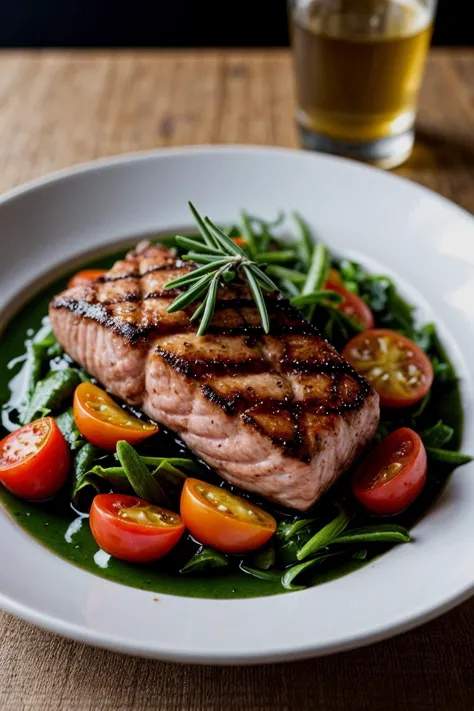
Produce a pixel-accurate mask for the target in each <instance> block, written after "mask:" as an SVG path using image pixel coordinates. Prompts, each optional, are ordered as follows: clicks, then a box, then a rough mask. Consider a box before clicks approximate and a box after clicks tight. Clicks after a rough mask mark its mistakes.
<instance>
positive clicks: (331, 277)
mask: <svg viewBox="0 0 474 711" xmlns="http://www.w3.org/2000/svg"><path fill="white" fill-rule="evenodd" d="M328 281H330V282H331V284H336V285H337V286H344V279H343V278H342V276H341V275H340V274H339V272H338V271H337V269H333V267H331V269H330V270H329V273H328ZM327 288H329V287H327Z"/></svg>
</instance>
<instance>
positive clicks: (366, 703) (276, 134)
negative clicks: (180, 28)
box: [0, 50, 474, 711]
mask: <svg viewBox="0 0 474 711" xmlns="http://www.w3.org/2000/svg"><path fill="white" fill-rule="evenodd" d="M293 92H294V88H293V80H292V73H291V64H290V57H289V54H288V52H286V51H248V52H247V51H229V52H228V51H225V52H223V51H203V52H195V51H193V52H182V51H179V52H178V51H172V52H170V51H166V52H148V51H147V52H136V51H134V52H128V51H120V52H110V51H107V52H93V53H91V52H51V51H48V52H8V53H3V54H0V190H1V191H3V190H6V189H8V188H11V187H12V186H14V185H17V184H19V183H21V182H23V181H25V180H29V179H30V178H34V177H36V176H39V175H43V174H44V173H47V172H49V171H51V170H54V169H57V168H61V167H63V166H67V165H71V164H72V163H76V162H79V161H86V160H89V159H91V158H97V157H99V156H107V155H112V154H114V153H122V152H126V151H135V150H138V149H148V148H155V147H161V146H176V145H183V144H196V143H255V144H257V143H259V144H267V145H273V144H275V145H281V146H289V147H296V146H297V137H296V132H295V129H294V124H293V106H294V93H293ZM396 172H398V173H399V174H400V175H403V176H405V177H407V178H409V179H411V180H415V181H417V182H420V183H423V184H424V185H426V186H428V187H430V188H432V189H433V190H436V191H437V192H439V193H441V194H443V195H445V196H446V197H448V198H451V199H452V200H454V201H455V202H457V203H459V204H460V205H462V206H463V207H464V208H466V209H467V210H470V211H471V212H474V52H471V51H461V50H456V51H454V50H453V51H451V50H436V51H434V52H433V53H432V55H431V56H430V59H429V63H428V69H427V73H426V78H425V83H424V87H423V92H422V98H421V108H420V112H419V121H418V141H417V145H416V149H415V151H414V153H413V156H412V158H411V159H410V160H409V161H408V162H407V163H406V164H405V165H404V166H403V167H401V168H399V169H398V171H396ZM314 614H315V615H317V614H324V611H321V610H317V609H315V611H314ZM0 639H1V646H0V710H1V711H23V710H25V711H26V710H28V711H29V710H31V711H36V710H37V709H41V710H42V711H53V710H54V711H85V710H86V709H87V710H88V709H91V710H92V709H102V710H104V711H132V710H133V711H135V710H137V711H138V710H140V711H145V709H149V710H151V709H162V710H163V711H201V710H202V709H204V710H206V711H210V710H211V709H212V710H215V711H220V710H221V709H231V710H234V709H235V710H236V711H237V710H238V711H257V710H258V711H273V710H280V709H281V710H283V709H284V710H285V711H287V710H290V709H295V710H298V711H316V710H317V711H342V710H344V711H346V710H347V709H349V710H351V711H352V710H353V709H354V710H357V711H358V710H361V711H363V710H364V711H365V710H367V711H398V710H399V709H403V710H404V711H406V710H411V709H413V710H415V709H416V711H435V710H436V711H437V710H438V709H439V710H441V709H442V710H445V709H446V710H447V709H449V710H450V711H462V710H464V709H466V710H467V709H472V708H473V707H474V701H473V698H474V647H473V643H472V640H473V639H474V600H473V601H472V602H468V603H466V604H464V605H463V606H462V607H460V608H458V609H456V610H454V611H452V612H450V613H448V614H447V615H445V616H444V617H442V618H440V619H438V620H437V621H434V622H431V623H430V624H428V625H426V626H424V627H422V628H420V629H418V630H416V631H414V632H411V633H409V634H405V635H403V636H401V637H397V638H395V639H393V640H389V641H387V642H383V643H380V644H378V645H374V646H371V647H368V648H365V649H362V650H358V651H353V652H349V653H344V654H340V655H336V656H333V657H330V658H324V659H318V660H314V661H307V662H299V663H293V664H286V665H277V666H263V667H252V668H211V667H202V668H199V667H191V666H177V665H171V664H164V663H158V662H153V661H143V660H138V659H133V658H128V657H123V656H120V655H118V654H112V653H109V652H105V651H100V650H95V649H92V648H89V647H86V646H84V645H81V644H76V643H74V642H70V641H66V640H63V639H60V638H58V637H56V636H54V635H52V634H49V633H47V632H43V631H40V630H37V629H35V628H33V627H32V626H30V625H29V624H27V623H25V622H22V621H19V620H15V619H13V618H12V617H10V616H8V615H6V614H3V615H1V614H0Z"/></svg>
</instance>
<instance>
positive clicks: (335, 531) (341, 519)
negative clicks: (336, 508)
mask: <svg viewBox="0 0 474 711" xmlns="http://www.w3.org/2000/svg"><path fill="white" fill-rule="evenodd" d="M349 521H350V518H349V516H348V515H347V513H346V512H345V511H341V512H340V513H339V515H338V516H336V518H335V519H333V520H332V521H330V523H328V524H327V525H326V526H324V527H323V528H321V530H319V531H318V532H317V533H315V534H314V536H313V537H312V538H310V539H309V541H308V542H307V543H305V545H304V546H303V547H302V548H301V549H300V550H299V551H298V553H297V555H296V557H297V558H298V560H304V559H305V558H307V557H308V556H310V555H313V554H314V553H316V552H317V551H318V550H320V549H321V548H325V547H326V546H327V545H329V543H331V542H332V541H333V540H334V539H335V538H337V537H338V536H339V535H340V534H341V533H342V532H343V531H344V529H345V528H347V525H348V524H349Z"/></svg>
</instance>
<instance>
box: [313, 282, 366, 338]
mask: <svg viewBox="0 0 474 711" xmlns="http://www.w3.org/2000/svg"><path fill="white" fill-rule="evenodd" d="M325 289H330V290H331V291H335V292H336V294H339V295H340V296H342V298H343V299H344V301H342V302H341V303H340V304H336V305H335V306H334V308H335V309H337V310H338V311H341V312H342V313H343V314H344V315H345V316H349V318H351V319H353V320H354V321H355V322H356V323H358V324H359V326H362V328H373V327H374V323H375V322H374V316H373V313H372V311H371V310H370V309H369V307H368V306H367V304H366V303H365V301H363V299H361V298H360V296H357V294H353V293H352V291H349V290H348V289H344V286H342V285H341V284H339V283H338V282H334V281H327V282H326V284H325Z"/></svg>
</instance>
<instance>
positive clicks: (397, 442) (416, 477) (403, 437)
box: [352, 427, 427, 516]
mask: <svg viewBox="0 0 474 711" xmlns="http://www.w3.org/2000/svg"><path fill="white" fill-rule="evenodd" d="M426 470H427V458H426V450H425V447H424V445H423V442H422V441H421V438H420V436H419V435H417V433H416V432H414V431H413V430H411V429H409V428H408V427H402V428H401V429H399V430H395V432H392V433H391V434H390V435H389V436H388V437H386V438H385V439H384V440H383V441H382V442H381V443H380V444H379V445H378V446H377V447H376V448H375V449H374V451H373V452H372V453H371V454H369V456H368V457H367V458H366V459H365V460H364V461H363V462H362V464H360V465H359V467H358V468H357V470H356V472H355V474H354V478H353V479H352V491H353V493H354V496H355V497H356V499H357V500H358V501H359V502H360V503H361V504H362V506H364V507H365V508H366V509H367V510H368V511H370V512H371V513H374V514H379V515H382V516H388V515H393V514H398V513H400V512H401V511H404V510H405V509H406V508H407V506H409V505H410V504H411V503H412V502H413V501H414V500H415V499H416V497H417V496H418V494H419V493H420V492H421V490H422V489H423V487H424V485H425V482H426Z"/></svg>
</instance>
